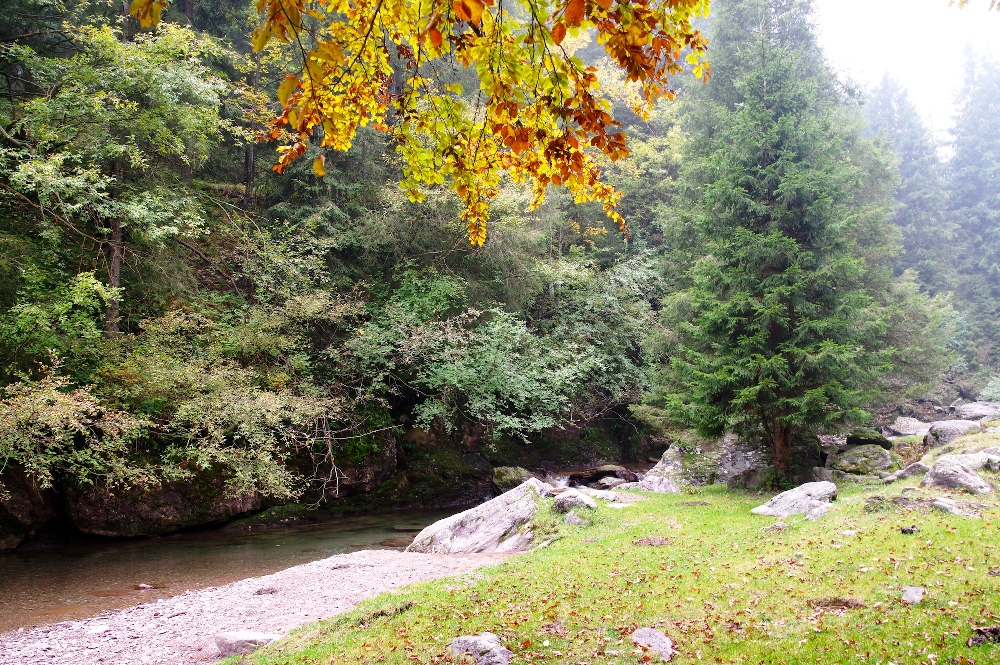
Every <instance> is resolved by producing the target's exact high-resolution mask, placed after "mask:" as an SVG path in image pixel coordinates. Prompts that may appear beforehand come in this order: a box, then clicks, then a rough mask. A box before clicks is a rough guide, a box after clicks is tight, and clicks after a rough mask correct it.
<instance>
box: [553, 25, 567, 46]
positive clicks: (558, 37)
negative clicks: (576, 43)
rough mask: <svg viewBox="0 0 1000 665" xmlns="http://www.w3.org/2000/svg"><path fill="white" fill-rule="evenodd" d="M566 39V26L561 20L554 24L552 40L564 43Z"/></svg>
mask: <svg viewBox="0 0 1000 665" xmlns="http://www.w3.org/2000/svg"><path fill="white" fill-rule="evenodd" d="M564 39H566V26H565V24H563V23H562V22H561V21H560V22H559V23H556V24H555V25H554V26H552V41H554V42H555V43H556V44H557V45H558V44H562V42H563V40H564Z"/></svg>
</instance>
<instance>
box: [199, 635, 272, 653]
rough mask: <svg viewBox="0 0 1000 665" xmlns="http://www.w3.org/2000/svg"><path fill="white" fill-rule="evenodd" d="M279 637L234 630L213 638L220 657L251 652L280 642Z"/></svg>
mask: <svg viewBox="0 0 1000 665" xmlns="http://www.w3.org/2000/svg"><path fill="white" fill-rule="evenodd" d="M281 637H282V636H281V635H276V634H273V633H258V632H256V631H253V630H236V631H233V632H231V633H219V634H218V635H216V636H215V646H217V647H218V648H219V654H220V655H221V656H233V655H236V654H246V653H251V652H253V650H254V649H256V648H257V647H259V646H263V645H265V644H270V643H271V642H274V641H275V640H280V639H281Z"/></svg>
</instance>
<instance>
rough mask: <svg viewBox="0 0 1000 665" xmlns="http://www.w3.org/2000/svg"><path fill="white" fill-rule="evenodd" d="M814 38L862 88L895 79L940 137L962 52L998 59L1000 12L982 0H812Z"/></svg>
mask: <svg viewBox="0 0 1000 665" xmlns="http://www.w3.org/2000/svg"><path fill="white" fill-rule="evenodd" d="M814 6H815V11H816V22H817V28H818V32H819V38H820V43H821V44H822V45H823V49H824V50H825V51H826V54H827V58H828V59H829V61H830V64H832V65H833V66H834V67H835V68H836V69H837V70H838V71H839V72H840V73H841V74H844V75H846V76H848V77H850V78H851V79H853V80H854V81H856V82H857V83H859V84H861V85H863V86H865V87H868V86H870V85H874V84H876V83H878V82H879V81H880V80H881V79H882V75H883V74H884V73H885V72H889V74H890V76H892V77H894V78H896V79H897V80H899V81H900V82H901V83H902V84H903V85H904V86H905V87H906V88H907V89H908V91H909V93H910V98H911V99H912V100H913V102H914V104H916V106H917V108H918V109H919V110H920V112H921V114H922V115H923V117H924V120H925V122H927V123H928V125H929V126H931V127H932V128H933V129H934V130H935V132H936V133H937V134H938V135H939V136H940V137H942V138H945V137H946V136H947V134H946V131H947V129H948V127H950V126H951V124H952V117H953V116H954V113H955V105H954V100H955V96H956V94H957V93H958V91H959V88H960V86H961V84H962V78H963V72H964V69H965V53H966V49H971V50H972V52H974V53H978V54H981V55H992V56H994V57H1000V11H996V10H994V11H992V12H991V11H988V7H989V0H971V1H970V3H969V4H968V5H966V6H965V8H964V9H959V8H958V7H949V6H948V0H814Z"/></svg>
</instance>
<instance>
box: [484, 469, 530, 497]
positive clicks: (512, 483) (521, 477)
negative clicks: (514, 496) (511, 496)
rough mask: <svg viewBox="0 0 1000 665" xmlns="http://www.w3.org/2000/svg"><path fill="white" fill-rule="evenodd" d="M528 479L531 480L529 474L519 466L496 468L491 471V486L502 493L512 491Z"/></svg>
mask: <svg viewBox="0 0 1000 665" xmlns="http://www.w3.org/2000/svg"><path fill="white" fill-rule="evenodd" d="M528 478H531V473H530V472H529V471H528V470H527V469H522V468H521V467H519V466H498V467H497V468H495V469H493V484H494V485H496V486H497V487H499V488H500V490H501V491H503V492H506V491H507V490H512V489H514V488H515V487H517V486H518V485H520V484H521V483H523V482H524V481H526V480H527V479H528Z"/></svg>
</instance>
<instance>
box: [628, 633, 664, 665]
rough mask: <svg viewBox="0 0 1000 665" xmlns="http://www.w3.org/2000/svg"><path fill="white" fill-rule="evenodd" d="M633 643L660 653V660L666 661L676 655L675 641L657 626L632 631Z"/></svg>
mask: <svg viewBox="0 0 1000 665" xmlns="http://www.w3.org/2000/svg"><path fill="white" fill-rule="evenodd" d="M632 643H633V644H636V645H638V646H640V647H642V648H643V650H649V651H655V652H656V653H658V654H660V660H661V661H663V662H664V663H665V662H667V661H669V660H670V659H671V658H672V657H673V655H674V643H673V642H671V641H670V638H669V637H667V636H666V635H664V634H663V633H661V632H660V631H658V630H656V629H655V628H638V629H636V631H635V632H633V633H632Z"/></svg>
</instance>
